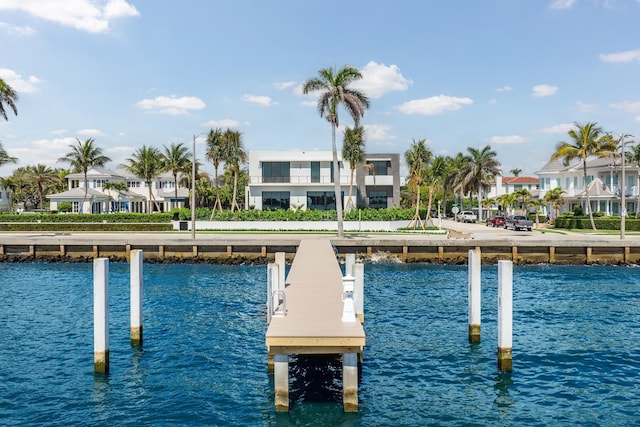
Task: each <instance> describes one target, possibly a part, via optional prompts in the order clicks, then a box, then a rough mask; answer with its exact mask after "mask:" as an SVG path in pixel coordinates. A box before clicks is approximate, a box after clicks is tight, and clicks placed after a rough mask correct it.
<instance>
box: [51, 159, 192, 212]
mask: <svg viewBox="0 0 640 427" xmlns="http://www.w3.org/2000/svg"><path fill="white" fill-rule="evenodd" d="M179 178H180V177H178V179H179ZM67 182H68V190H67V191H64V192H62V193H57V194H51V195H49V196H47V198H48V199H49V201H50V210H52V211H57V210H59V204H60V203H63V202H68V203H71V211H72V212H74V213H111V212H147V211H148V210H149V209H148V206H149V203H148V200H149V188H148V186H147V184H146V182H145V181H144V179H142V178H139V177H136V176H134V175H132V174H131V173H129V172H127V171H125V170H124V169H117V170H110V169H105V168H100V167H94V168H91V169H89V170H88V171H87V181H86V182H85V180H84V174H82V173H73V174H69V175H67ZM178 182H179V181H178ZM106 183H123V184H124V185H125V186H126V190H122V191H118V190H115V189H113V188H109V189H105V188H104V185H105V184H106ZM85 190H86V191H85ZM151 195H152V196H151V199H152V202H153V203H151V211H152V212H154V211H159V212H167V211H170V210H171V209H173V208H180V207H183V206H184V201H185V199H186V198H187V197H189V189H187V188H185V187H182V186H180V185H179V184H178V197H176V195H175V183H174V179H173V175H172V174H171V173H163V174H162V175H160V176H159V177H158V178H157V179H155V180H153V181H152V183H151ZM83 201H84V202H83ZM156 202H157V203H156Z"/></svg>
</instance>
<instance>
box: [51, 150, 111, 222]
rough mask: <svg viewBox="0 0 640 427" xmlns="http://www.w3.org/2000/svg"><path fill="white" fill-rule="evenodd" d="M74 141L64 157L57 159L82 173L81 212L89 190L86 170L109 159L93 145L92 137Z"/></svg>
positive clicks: (101, 164) (102, 164)
mask: <svg viewBox="0 0 640 427" xmlns="http://www.w3.org/2000/svg"><path fill="white" fill-rule="evenodd" d="M76 141H77V144H75V145H70V146H69V147H71V151H70V152H68V153H67V154H65V155H64V157H60V158H59V159H58V161H59V162H65V163H68V164H69V165H70V166H71V170H72V171H73V172H74V173H78V172H82V174H83V175H84V196H83V198H82V204H81V205H80V213H82V208H83V207H84V202H85V201H86V200H87V191H88V190H89V185H88V182H87V171H88V170H89V168H90V167H95V166H104V165H105V164H106V163H107V162H110V161H111V159H110V158H109V157H107V156H105V155H103V154H102V149H101V148H100V147H97V146H95V145H94V139H93V138H89V139H87V140H86V141H84V142H80V140H79V139H78V138H76Z"/></svg>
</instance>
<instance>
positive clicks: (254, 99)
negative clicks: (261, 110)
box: [242, 94, 278, 107]
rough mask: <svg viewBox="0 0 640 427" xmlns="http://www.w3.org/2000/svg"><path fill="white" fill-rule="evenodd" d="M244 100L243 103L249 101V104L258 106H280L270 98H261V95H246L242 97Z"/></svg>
mask: <svg viewBox="0 0 640 427" xmlns="http://www.w3.org/2000/svg"><path fill="white" fill-rule="evenodd" d="M242 100H243V101H247V102H249V103H251V104H258V105H262V106H265V107H270V106H272V105H278V103H277V102H274V101H273V100H272V99H271V98H269V97H268V96H261V95H249V94H244V95H242Z"/></svg>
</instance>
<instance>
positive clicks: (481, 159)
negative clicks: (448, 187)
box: [458, 145, 500, 220]
mask: <svg viewBox="0 0 640 427" xmlns="http://www.w3.org/2000/svg"><path fill="white" fill-rule="evenodd" d="M467 152H468V153H469V156H468V161H467V162H466V164H465V165H464V168H463V170H462V178H461V181H460V183H459V184H458V186H459V187H460V188H465V189H469V190H470V191H471V192H473V191H475V192H476V194H477V197H478V219H480V220H482V203H481V200H482V191H488V190H489V189H490V188H491V187H490V181H491V179H493V177H494V176H496V175H498V174H500V169H498V166H500V163H499V162H498V161H497V160H496V159H495V157H496V156H497V153H496V152H495V151H493V150H492V149H491V146H489V145H487V146H485V147H484V148H482V149H477V148H473V147H469V148H467Z"/></svg>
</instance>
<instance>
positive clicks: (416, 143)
mask: <svg viewBox="0 0 640 427" xmlns="http://www.w3.org/2000/svg"><path fill="white" fill-rule="evenodd" d="M425 142H426V140H425V139H419V140H416V139H415V138H414V139H413V142H412V143H411V147H409V149H408V150H407V151H406V152H405V153H404V159H405V161H406V162H407V166H408V167H409V185H410V186H415V187H416V188H417V190H416V198H415V200H416V203H415V206H416V213H415V215H414V216H413V219H412V220H411V223H410V225H409V226H411V225H413V228H414V229H415V228H416V225H417V224H420V226H421V227H422V228H424V223H423V222H422V219H420V185H421V184H422V182H423V181H424V179H425V174H426V171H427V168H428V167H429V164H430V163H431V158H432V157H433V153H432V152H431V150H430V149H429V148H428V147H427V146H426V145H425Z"/></svg>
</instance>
